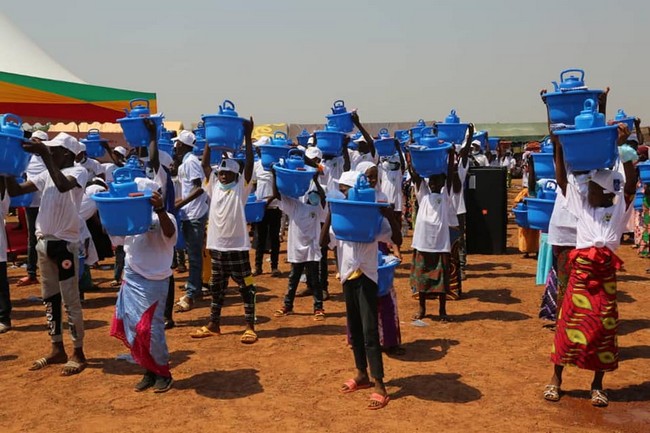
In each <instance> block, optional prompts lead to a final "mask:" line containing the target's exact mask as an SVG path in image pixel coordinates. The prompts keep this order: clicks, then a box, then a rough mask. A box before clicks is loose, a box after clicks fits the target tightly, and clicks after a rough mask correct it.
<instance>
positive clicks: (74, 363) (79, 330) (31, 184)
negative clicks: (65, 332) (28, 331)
mask: <svg viewBox="0 0 650 433" xmlns="http://www.w3.org/2000/svg"><path fill="white" fill-rule="evenodd" d="M23 148H24V149H25V150H26V151H28V152H31V153H34V154H37V155H39V156H40V157H41V158H42V159H43V163H44V164H45V167H46V168H47V170H46V171H44V172H42V173H40V174H39V175H37V176H34V177H32V178H31V179H30V180H28V181H27V182H25V183H22V184H18V183H16V181H15V179H13V178H7V187H8V190H9V194H10V195H11V196H15V195H21V194H27V193H30V192H35V191H37V190H38V191H40V192H41V194H42V195H41V211H40V212H39V214H38V217H37V218H36V237H37V239H38V241H37V244H36V251H37V254H38V267H39V268H40V270H41V290H42V296H43V303H44V304H45V307H46V317H47V322H48V328H49V334H50V338H51V342H52V349H51V352H50V353H49V354H48V355H46V356H45V357H43V358H40V359H38V360H37V361H35V362H34V364H33V365H32V367H31V368H30V370H40V369H42V368H45V367H47V366H48V365H49V364H65V365H64V366H63V369H62V371H61V374H62V375H64V376H69V375H73V374H77V373H80V372H81V371H82V370H83V369H84V368H85V366H86V357H85V355H84V351H83V338H84V323H83V312H82V310H81V301H80V299H79V279H78V266H79V258H78V255H79V238H80V235H79V233H80V224H81V220H80V218H79V206H80V204H81V198H82V196H83V192H84V187H85V185H86V181H87V178H88V172H87V171H86V169H85V168H83V167H79V166H75V165H74V159H75V155H76V154H77V153H78V151H79V142H78V141H77V139H76V138H74V137H72V136H71V135H68V134H66V133H60V134H59V135H57V136H56V137H54V139H52V140H50V141H44V142H38V141H36V140H32V141H29V142H25V143H24V144H23ZM61 303H63V305H64V306H65V310H66V312H67V314H68V327H69V329H70V334H71V336H72V342H73V346H74V353H73V355H72V358H71V359H70V360H68V355H67V354H66V352H65V348H64V346H63V336H62V321H63V312H62V308H61Z"/></svg>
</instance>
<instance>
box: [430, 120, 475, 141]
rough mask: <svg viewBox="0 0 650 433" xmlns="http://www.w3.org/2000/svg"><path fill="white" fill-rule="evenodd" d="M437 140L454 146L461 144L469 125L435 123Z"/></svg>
mask: <svg viewBox="0 0 650 433" xmlns="http://www.w3.org/2000/svg"><path fill="white" fill-rule="evenodd" d="M436 127H437V128H438V138H440V139H441V140H445V141H448V142H450V143H454V144H461V143H462V142H463V141H464V140H465V134H466V133H467V128H468V127H469V123H436Z"/></svg>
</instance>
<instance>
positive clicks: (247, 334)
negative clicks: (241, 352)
mask: <svg viewBox="0 0 650 433" xmlns="http://www.w3.org/2000/svg"><path fill="white" fill-rule="evenodd" d="M239 341H241V342H242V343H244V344H253V343H255V342H256V341H257V334H256V333H255V331H252V330H250V329H247V330H246V331H244V334H243V335H242V336H241V338H240V339H239Z"/></svg>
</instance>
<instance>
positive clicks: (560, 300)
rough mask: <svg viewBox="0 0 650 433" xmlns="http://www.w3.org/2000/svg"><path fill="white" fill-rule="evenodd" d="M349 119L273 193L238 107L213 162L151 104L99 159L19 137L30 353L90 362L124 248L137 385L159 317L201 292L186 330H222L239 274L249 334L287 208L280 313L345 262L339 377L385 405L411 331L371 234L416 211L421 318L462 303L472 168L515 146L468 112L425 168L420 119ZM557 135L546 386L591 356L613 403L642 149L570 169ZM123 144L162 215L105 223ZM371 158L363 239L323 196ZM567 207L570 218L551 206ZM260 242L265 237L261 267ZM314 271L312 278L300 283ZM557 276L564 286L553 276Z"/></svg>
mask: <svg viewBox="0 0 650 433" xmlns="http://www.w3.org/2000/svg"><path fill="white" fill-rule="evenodd" d="M603 105H604V104H603ZM352 120H353V123H354V125H355V126H356V128H357V129H358V130H359V132H360V133H361V136H360V137H359V138H356V139H351V138H350V137H346V139H345V140H344V143H343V151H342V154H341V155H340V156H335V157H331V156H324V155H323V153H322V152H321V150H320V149H319V148H318V142H317V140H316V136H315V135H312V136H311V137H310V139H309V142H308V144H307V146H306V147H304V148H302V150H303V151H304V162H305V164H307V165H309V166H311V167H314V168H315V175H314V178H313V180H312V183H311V185H310V187H309V189H308V191H307V193H306V194H305V195H304V196H303V197H301V198H292V197H288V196H285V195H283V194H282V193H280V192H279V190H278V187H277V181H276V173H275V170H274V168H271V169H270V170H267V169H265V168H264V167H263V166H262V162H261V160H259V159H257V157H256V154H258V153H259V149H260V148H259V146H260V145H265V144H267V143H268V140H269V139H268V137H261V138H259V139H258V140H257V141H254V140H253V137H252V131H253V119H252V118H250V119H249V120H247V121H246V122H245V123H244V125H245V134H244V136H245V138H244V146H243V150H244V157H243V158H241V157H239V156H238V155H232V154H229V153H227V152H223V154H222V155H221V160H220V162H218V163H217V164H215V165H212V164H211V161H212V160H213V155H212V153H213V152H215V150H213V149H211V147H210V146H205V147H204V149H203V151H202V153H199V152H196V146H197V141H196V137H195V136H194V134H193V133H192V132H190V131H186V130H183V131H181V132H180V133H179V134H178V135H177V137H175V139H174V141H175V146H174V152H173V154H168V153H166V152H163V151H161V150H160V149H159V147H158V141H157V134H156V127H155V125H154V124H153V122H151V121H145V123H146V125H147V127H148V129H149V131H150V135H151V142H150V144H149V146H148V147H142V148H134V149H131V150H130V151H127V150H126V149H125V148H123V147H121V146H118V147H115V148H111V147H110V146H109V145H108V144H107V143H104V144H103V146H104V147H105V149H106V150H107V151H108V155H109V157H110V159H111V162H110V163H104V164H101V163H99V162H98V161H96V160H95V159H92V158H90V157H88V155H87V154H86V152H85V147H84V145H83V144H82V143H80V142H79V141H77V139H75V138H74V137H72V136H70V135H68V134H65V133H60V134H58V135H57V136H55V137H49V136H48V135H47V133H45V132H43V131H34V132H33V133H32V134H31V137H29V139H26V141H25V142H24V144H23V148H24V149H25V150H26V151H27V152H30V153H32V154H33V156H32V158H31V161H30V165H29V168H28V170H27V173H26V177H25V179H24V181H23V182H22V183H18V182H17V181H16V180H15V179H14V178H10V177H0V197H2V212H3V215H2V217H3V218H0V219H1V220H2V221H3V222H4V216H5V215H6V213H7V209H8V205H9V197H10V196H17V195H21V194H25V193H33V194H34V199H33V201H32V204H31V206H30V207H28V208H27V209H26V214H27V225H28V231H29V251H28V255H27V275H26V276H25V277H24V278H22V279H20V280H19V281H18V282H17V284H18V285H27V284H36V283H40V285H41V288H42V299H43V303H44V304H45V309H46V318H47V323H48V333H49V335H50V339H51V348H50V350H49V353H47V354H45V355H44V356H42V357H40V358H38V359H37V360H35V361H34V362H33V364H32V365H31V367H30V370H40V369H43V368H46V367H48V366H50V365H54V364H60V365H62V370H61V372H62V374H63V375H73V374H78V373H80V372H82V371H83V370H84V368H85V367H86V362H87V361H86V356H85V353H84V345H83V343H84V320H83V304H82V300H83V297H84V292H85V291H87V290H88V288H90V287H92V284H93V283H92V276H91V269H92V267H93V265H95V264H97V263H99V262H101V261H102V260H104V259H106V258H108V257H113V256H115V271H114V280H115V281H114V282H113V285H114V286H119V288H120V290H119V293H118V296H117V300H116V306H115V315H114V318H113V322H112V324H111V330H110V334H111V335H112V336H114V337H116V338H118V339H120V340H122V341H123V342H124V343H125V344H126V346H127V347H128V348H129V349H130V351H131V355H132V357H133V359H134V360H135V361H136V362H137V363H138V364H139V365H140V366H141V367H142V368H143V369H144V370H145V372H144V375H143V377H142V379H141V380H140V381H139V382H138V383H137V384H136V385H135V390H136V391H144V390H147V389H150V388H151V389H153V391H154V392H158V393H162V392H166V391H168V390H169V389H170V388H171V387H172V385H173V379H172V374H171V371H170V367H169V353H168V349H167V342H166V337H165V329H169V328H172V327H174V324H175V323H174V320H173V313H174V312H176V313H179V314H180V313H184V312H187V311H190V310H192V309H193V308H195V306H196V303H197V301H198V300H199V299H201V298H202V297H203V296H204V293H205V294H207V296H208V297H209V298H210V310H209V317H207V318H206V319H205V324H204V325H203V326H201V327H199V328H198V329H195V330H194V331H193V332H192V333H191V334H190V337H191V338H195V339H202V338H210V337H213V336H217V335H219V334H220V332H221V312H222V308H223V306H224V300H225V293H226V289H227V287H228V284H229V280H230V279H231V278H232V280H233V281H234V283H235V284H236V285H237V287H238V289H239V293H240V295H241V301H242V304H243V308H244V324H245V326H244V331H243V333H242V335H241V338H240V341H241V343H243V344H254V343H255V342H256V341H257V340H258V335H257V333H256V286H255V277H256V276H258V275H261V274H264V273H265V269H264V263H265V262H264V256H265V254H266V253H269V252H270V274H271V276H272V277H276V278H280V277H281V276H282V274H281V272H280V271H279V269H278V268H279V260H280V257H279V250H280V243H281V237H282V236H283V235H284V227H285V226H288V233H287V239H286V240H287V257H286V258H287V261H288V262H289V263H290V264H291V271H290V273H289V276H288V281H287V290H286V294H285V296H284V299H283V301H282V304H281V305H279V306H278V308H277V310H275V312H274V316H275V317H276V318H277V320H282V318H283V317H285V316H288V315H291V314H293V312H294V300H295V297H296V296H297V295H311V296H313V319H314V320H315V321H318V322H322V321H324V320H326V310H327V309H326V303H327V300H328V298H329V290H328V275H329V274H330V273H331V272H335V273H336V275H337V279H339V280H340V282H341V284H342V287H343V293H344V297H345V306H346V315H347V328H348V343H349V345H350V346H351V348H352V352H353V357H354V363H355V374H354V377H352V378H351V379H349V380H347V381H346V382H345V383H344V384H343V385H342V386H341V388H340V392H342V393H351V392H355V391H357V390H361V389H370V388H372V392H371V395H370V402H369V404H368V406H367V408H368V409H371V410H376V409H381V408H383V407H385V406H386V405H387V404H388V402H389V401H390V397H389V395H388V393H387V391H386V387H385V385H384V370H383V361H382V352H383V351H387V352H390V353H395V354H400V353H402V350H403V349H402V348H401V347H400V346H401V335H400V329H399V322H400V321H399V317H398V313H397V298H396V295H395V291H394V289H393V288H391V289H390V290H389V291H388V293H387V294H384V295H382V296H379V295H378V285H377V281H378V261H377V253H378V251H380V252H382V253H383V254H384V255H388V256H390V257H392V258H394V259H395V260H402V254H401V246H402V241H403V238H404V236H405V235H406V234H407V232H408V230H409V229H412V230H413V232H412V238H413V240H412V245H411V247H412V249H413V256H412V262H411V266H410V279H409V284H410V286H411V289H412V292H413V296H414V297H415V298H417V299H418V300H419V309H418V311H417V312H416V313H415V315H414V317H413V318H414V320H422V319H424V318H425V315H426V311H427V309H426V307H427V300H430V299H435V300H438V316H437V317H438V318H439V320H441V321H446V320H451V317H450V316H449V315H448V314H447V308H446V307H447V302H446V301H447V300H448V299H458V298H459V297H460V296H461V295H462V284H463V280H464V279H465V277H466V276H465V272H466V253H465V225H466V220H465V213H466V208H465V202H464V185H465V180H466V177H467V175H468V171H469V168H470V167H472V166H474V167H481V166H490V165H497V166H500V167H504V169H505V171H506V172H507V173H508V187H509V186H510V179H511V174H512V172H513V170H514V169H515V167H516V163H515V159H514V157H513V156H512V154H511V151H509V150H507V151H506V150H503V151H502V150H500V151H499V153H498V154H497V155H494V154H492V153H491V152H487V153H488V155H489V156H488V155H486V154H484V153H483V152H482V151H481V146H480V142H478V141H473V139H472V137H473V135H474V127H473V125H472V124H470V125H469V128H468V131H467V134H466V138H465V140H464V142H463V143H461V144H457V145H455V146H452V147H451V148H450V150H449V154H448V158H447V161H448V164H447V169H446V172H445V173H443V174H439V175H434V176H429V177H428V178H424V177H422V176H420V174H418V172H417V171H416V170H415V169H414V168H413V165H412V164H411V162H410V158H409V154H408V152H405V150H404V149H405V147H406V148H408V146H409V145H411V144H412V143H413V139H412V137H411V138H410V139H409V140H408V141H407V142H406V143H402V142H400V141H399V140H397V139H395V140H394V144H395V152H394V154H393V155H391V156H382V157H380V156H379V154H378V153H377V151H376V149H375V146H374V140H375V138H373V137H372V136H371V135H370V134H369V133H368V131H367V130H366V128H364V126H363V124H362V123H361V121H360V119H359V116H358V114H357V113H356V112H353V113H352ZM628 136H629V131H628V130H627V129H626V128H625V127H623V126H621V127H620V131H619V144H621V145H622V146H628V147H629V145H628V144H626V143H629V138H628ZM639 136H640V132H638V133H637V137H639ZM639 138H640V139H641V142H642V137H639ZM639 138H637V141H638V140H639ZM550 139H551V141H552V143H553V145H554V152H555V163H556V167H557V183H558V185H559V188H560V189H561V191H559V192H558V202H557V203H556V205H555V211H554V213H553V218H552V223H551V228H550V229H549V233H548V238H549V239H548V244H549V245H552V246H553V248H552V264H553V266H552V267H551V270H550V271H549V284H548V287H547V292H548V293H546V294H545V297H546V296H548V297H549V298H550V299H551V300H552V301H553V303H554V305H556V306H557V307H556V308H555V309H554V310H553V311H552V320H555V321H557V327H556V337H555V342H554V344H553V354H552V360H553V362H554V364H555V366H556V367H555V370H554V375H553V378H552V380H551V383H550V384H549V385H548V386H547V387H546V389H545V391H544V398H546V399H547V400H550V401H557V400H558V399H559V398H560V385H561V380H562V372H563V366H565V365H577V366H578V367H581V368H586V369H589V370H593V371H595V376H594V381H593V383H592V402H593V403H594V405H597V406H604V405H606V404H607V395H606V394H605V392H604V391H603V385H602V378H603V375H604V372H606V371H611V370H613V369H615V368H616V367H617V359H618V358H617V356H618V355H617V348H616V339H615V336H616V326H617V312H616V308H615V305H616V303H615V295H616V290H615V271H616V269H617V268H618V267H619V266H620V260H619V259H618V258H617V257H616V255H615V254H614V253H613V251H614V250H615V249H616V247H617V246H618V244H619V242H620V238H621V235H622V233H623V232H624V231H626V230H625V228H624V227H625V224H624V220H625V219H626V218H627V220H631V219H632V217H630V216H629V215H630V213H628V212H632V211H629V209H631V207H630V206H629V205H630V202H631V199H632V198H633V197H634V193H635V192H636V187H637V175H636V172H635V171H634V165H633V163H634V162H635V161H636V159H638V158H636V159H635V158H634V157H632V156H631V153H630V152H629V151H628V150H627V148H622V150H620V152H619V153H620V155H621V158H620V163H619V164H618V165H617V167H618V169H613V170H598V171H594V172H591V173H567V171H566V170H564V167H565V163H564V160H563V153H562V147H561V145H560V144H559V142H558V140H557V137H556V136H555V135H554V134H551V138H550ZM637 144H638V142H637ZM644 148H645V150H644ZM637 150H638V153H639V155H641V156H643V155H645V158H646V159H647V147H645V146H639V147H638V149H637ZM644 152H645V154H644ZM633 153H634V155H636V154H637V153H636V152H633ZM525 160H526V159H525ZM128 161H135V162H136V163H137V164H141V165H142V167H143V168H144V170H143V173H144V176H143V177H138V178H136V179H135V183H136V184H137V189H138V191H152V196H151V199H150V201H151V204H152V224H151V227H150V229H149V230H148V231H147V232H145V233H142V234H138V235H133V236H125V237H116V236H109V235H107V234H106V233H105V231H104V230H103V228H102V224H101V220H100V218H99V217H98V212H97V207H96V205H95V203H94V201H93V199H92V196H93V195H94V194H96V193H98V192H103V191H107V190H109V184H110V182H112V181H113V175H114V174H115V173H118V172H119V171H116V170H119V169H120V168H121V167H123V166H125V164H127V162H128ZM494 161H496V162H494ZM528 167H529V174H530V175H531V176H532V177H530V179H532V180H529V181H528V187H527V189H525V190H524V191H522V197H523V196H525V195H527V194H533V193H534V190H535V185H536V183H535V180H534V174H531V173H532V170H531V169H530V167H532V165H530V164H529V165H528ZM360 176H363V177H365V179H367V181H368V184H369V185H370V187H371V188H373V189H374V190H375V197H376V200H377V201H378V202H386V203H388V206H387V207H385V208H383V210H382V215H383V221H382V225H381V228H380V229H379V234H378V236H377V237H376V238H375V239H374V241H372V242H368V243H361V242H351V241H347V240H342V239H338V238H337V237H336V234H335V232H334V231H333V229H332V227H331V213H330V211H329V206H328V202H327V198H332V199H343V200H345V199H347V198H348V194H349V191H350V189H351V188H354V187H355V185H356V184H357V181H358V179H359V177H360ZM527 180H528V179H527ZM649 192H650V191H648V188H646V191H645V197H644V206H643V208H642V210H641V211H640V212H639V213H638V214H637V218H636V221H637V222H638V224H637V227H636V232H637V239H638V242H639V245H638V247H639V253H640V254H642V255H644V256H645V257H647V256H648V254H649V253H648V225H649V223H650V221H649V220H650V217H649V216H648V215H649V213H648V212H649V211H648V196H649ZM250 194H255V197H256V200H258V201H259V200H262V201H264V202H265V203H266V207H265V212H264V217H263V219H262V220H261V221H260V222H259V223H255V224H253V225H252V231H251V227H249V225H248V224H247V222H246V217H245V206H246V203H247V201H248V199H249V195H250ZM560 217H562V218H563V219H562V221H558V219H559V218H560ZM569 220H570V221H569ZM627 220H626V221H627ZM362 223H363V222H360V224H362ZM2 233H3V234H4V230H2ZM536 236H538V233H537V232H530V233H526V232H523V233H521V234H520V237H521V238H522V242H520V248H522V244H525V245H523V248H522V252H524V253H526V254H528V253H538V248H539V245H538V242H537V239H536ZM181 238H182V242H181ZM251 238H252V239H253V242H251ZM3 240H4V244H2V243H1V242H0V280H1V283H0V289H1V290H0V333H4V332H7V331H10V330H11V300H10V296H9V285H8V281H7V267H6V261H7V257H6V239H4V238H3V235H0V241H3ZM252 246H254V247H255V250H256V251H255V253H254V255H253V260H254V262H253V265H254V267H252V266H251V254H250V250H251V248H252ZM206 252H207V253H206ZM3 253H4V255H1V254H3ZM332 256H333V257H335V258H336V263H337V265H336V268H335V269H329V267H328V257H332ZM540 256H541V254H540ZM185 257H186V258H187V262H188V265H187V270H188V271H189V272H188V277H187V281H186V283H185V284H184V286H183V287H182V288H181V289H182V292H183V293H182V296H180V297H178V299H176V295H175V292H176V289H177V288H176V283H175V281H174V275H173V268H174V267H178V268H180V267H184V266H185ZM80 258H82V259H83V264H81V263H80ZM80 267H81V269H80ZM37 270H38V273H37ZM39 274H40V280H39ZM206 275H207V277H206ZM303 280H304V281H305V282H306V289H305V290H303V291H302V293H299V292H298V287H299V284H300V282H301V281H303ZM205 283H207V290H204V285H205ZM551 286H552V287H555V288H556V289H557V290H555V291H553V290H551V289H549V287H551ZM576 300H579V301H576ZM63 310H65V313H66V315H67V319H68V324H69V330H70V337H71V340H72V345H73V352H72V355H71V356H68V352H66V349H65V346H64V343H63V331H62V322H63ZM581 315H582V316H581ZM584 316H586V317H587V318H594V319H595V321H596V322H597V324H596V325H593V324H589V325H587V324H588V323H592V322H591V321H590V320H591V319H586V318H584ZM577 317H583V318H582V319H580V320H577V319H576V318H577ZM588 326H589V328H588V329H587V327H588Z"/></svg>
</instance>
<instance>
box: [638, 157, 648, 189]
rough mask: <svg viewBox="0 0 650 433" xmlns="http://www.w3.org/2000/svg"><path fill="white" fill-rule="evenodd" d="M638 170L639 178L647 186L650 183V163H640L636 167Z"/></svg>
mask: <svg viewBox="0 0 650 433" xmlns="http://www.w3.org/2000/svg"><path fill="white" fill-rule="evenodd" d="M636 168H637V169H638V170H639V178H640V179H641V182H643V183H645V184H649V183H650V161H644V162H639V163H638V164H637V165H636Z"/></svg>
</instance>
